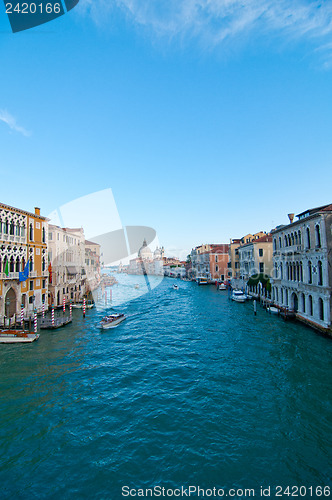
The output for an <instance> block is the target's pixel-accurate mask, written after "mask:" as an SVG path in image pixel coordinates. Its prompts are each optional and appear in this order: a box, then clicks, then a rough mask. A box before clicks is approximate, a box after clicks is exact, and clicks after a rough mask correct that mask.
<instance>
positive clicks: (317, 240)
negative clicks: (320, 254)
mask: <svg viewBox="0 0 332 500" xmlns="http://www.w3.org/2000/svg"><path fill="white" fill-rule="evenodd" d="M315 236H316V248H320V247H321V246H322V244H321V243H322V242H321V238H320V225H319V224H316V226H315Z"/></svg>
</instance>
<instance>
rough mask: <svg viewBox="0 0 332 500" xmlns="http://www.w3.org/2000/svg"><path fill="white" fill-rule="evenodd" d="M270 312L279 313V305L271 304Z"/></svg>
mask: <svg viewBox="0 0 332 500" xmlns="http://www.w3.org/2000/svg"><path fill="white" fill-rule="evenodd" d="M267 310H268V312H269V313H271V314H279V312H280V311H279V309H278V308H277V307H274V306H269V307H268V308H267Z"/></svg>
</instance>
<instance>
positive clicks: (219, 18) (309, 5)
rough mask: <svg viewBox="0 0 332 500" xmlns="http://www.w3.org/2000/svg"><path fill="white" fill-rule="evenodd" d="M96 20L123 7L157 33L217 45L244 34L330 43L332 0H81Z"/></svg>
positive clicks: (104, 17) (138, 22) (81, 3)
mask: <svg viewBox="0 0 332 500" xmlns="http://www.w3.org/2000/svg"><path fill="white" fill-rule="evenodd" d="M80 5H81V11H83V12H86V13H87V12H88V13H89V14H90V15H91V16H92V17H93V19H94V20H95V21H96V22H102V20H105V19H107V13H110V12H111V11H112V10H113V12H114V9H116V8H118V9H121V10H122V11H123V12H124V13H125V14H126V15H127V16H128V18H129V19H131V21H132V22H134V23H136V24H138V25H140V26H144V27H146V28H149V29H151V30H152V31H153V32H154V34H156V35H158V36H167V37H175V36H181V37H183V36H190V37H195V38H199V39H203V40H204V42H205V43H208V44H209V45H212V46H215V45H218V44H220V43H222V42H225V41H227V40H232V39H234V38H236V37H243V35H247V34H254V35H255V36H256V35H271V34H275V35H280V34H282V35H283V36H286V37H287V38H292V39H311V40H315V41H316V43H318V44H320V45H326V44H328V43H329V42H332V2H331V1H324V0H320V1H319V0H314V1H312V0H149V1H142V0H114V1H113V2H110V1H109V0H81V2H80Z"/></svg>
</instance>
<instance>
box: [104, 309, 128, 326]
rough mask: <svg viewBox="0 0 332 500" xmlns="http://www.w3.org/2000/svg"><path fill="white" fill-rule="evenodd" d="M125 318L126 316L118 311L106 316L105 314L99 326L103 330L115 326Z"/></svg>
mask: <svg viewBox="0 0 332 500" xmlns="http://www.w3.org/2000/svg"><path fill="white" fill-rule="evenodd" d="M125 319H126V316H125V315H124V314H120V313H113V314H109V315H108V316H105V317H104V318H103V319H102V320H101V322H100V327H101V328H102V329H103V330H108V329H109V328H115V327H116V326H118V325H119V324H120V323H122V321H124V320H125Z"/></svg>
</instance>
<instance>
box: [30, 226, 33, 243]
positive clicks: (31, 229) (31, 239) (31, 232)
mask: <svg viewBox="0 0 332 500" xmlns="http://www.w3.org/2000/svg"><path fill="white" fill-rule="evenodd" d="M29 238H30V241H33V225H32V224H30V226H29Z"/></svg>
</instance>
